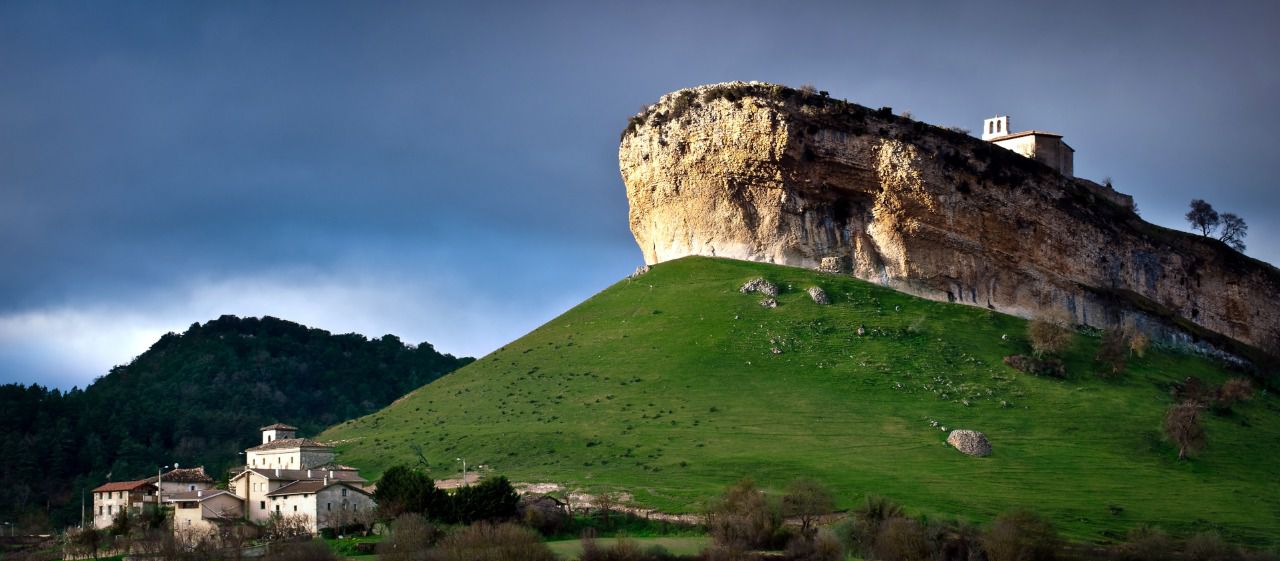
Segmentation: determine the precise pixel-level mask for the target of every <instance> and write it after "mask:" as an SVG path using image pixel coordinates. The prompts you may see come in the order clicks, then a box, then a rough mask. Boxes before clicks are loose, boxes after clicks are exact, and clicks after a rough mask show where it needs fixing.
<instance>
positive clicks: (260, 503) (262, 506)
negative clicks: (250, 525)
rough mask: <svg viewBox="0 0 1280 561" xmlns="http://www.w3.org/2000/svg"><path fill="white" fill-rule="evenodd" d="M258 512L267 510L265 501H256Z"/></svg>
mask: <svg viewBox="0 0 1280 561" xmlns="http://www.w3.org/2000/svg"><path fill="white" fill-rule="evenodd" d="M258 510H267V501H258Z"/></svg>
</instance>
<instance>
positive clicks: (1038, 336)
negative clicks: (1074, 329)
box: [1027, 319, 1072, 358]
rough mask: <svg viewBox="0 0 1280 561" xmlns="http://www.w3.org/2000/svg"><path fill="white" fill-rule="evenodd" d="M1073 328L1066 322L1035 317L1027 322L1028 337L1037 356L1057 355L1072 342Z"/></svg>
mask: <svg viewBox="0 0 1280 561" xmlns="http://www.w3.org/2000/svg"><path fill="white" fill-rule="evenodd" d="M1071 336H1072V333H1071V330H1070V329H1068V328H1067V327H1066V322H1058V321H1050V320H1046V319H1033V320H1031V321H1030V322H1029V323H1027V339H1029V340H1030V342H1031V350H1032V352H1033V354H1035V356H1036V357H1037V358H1038V357H1043V356H1044V355H1056V354H1058V353H1061V352H1062V351H1065V350H1067V347H1068V346H1069V345H1070V344H1071Z"/></svg>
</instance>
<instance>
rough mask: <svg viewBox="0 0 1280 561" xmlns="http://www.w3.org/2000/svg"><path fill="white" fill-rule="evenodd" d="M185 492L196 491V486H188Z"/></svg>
mask: <svg viewBox="0 0 1280 561" xmlns="http://www.w3.org/2000/svg"><path fill="white" fill-rule="evenodd" d="M187 490H188V491H195V490H196V486H195V485H191V486H189V487H188V488H187Z"/></svg>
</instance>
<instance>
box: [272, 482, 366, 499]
mask: <svg viewBox="0 0 1280 561" xmlns="http://www.w3.org/2000/svg"><path fill="white" fill-rule="evenodd" d="M334 485H342V486H344V487H347V488H348V489H352V490H354V491H359V492H361V493H364V494H366V495H367V494H369V492H368V491H365V490H364V489H361V488H360V487H358V486H355V485H352V484H351V483H350V482H348V481H335V480H332V479H330V480H329V481H294V482H293V483H290V484H288V485H285V486H283V487H280V488H279V489H276V490H275V491H272V492H270V493H267V496H268V497H283V496H286V495H302V494H310V493H316V492H319V491H321V490H323V489H326V488H328V487H332V486H334Z"/></svg>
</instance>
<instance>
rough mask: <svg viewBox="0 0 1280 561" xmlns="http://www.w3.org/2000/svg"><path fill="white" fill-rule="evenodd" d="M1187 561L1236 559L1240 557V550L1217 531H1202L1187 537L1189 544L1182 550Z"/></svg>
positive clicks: (1230, 560)
mask: <svg viewBox="0 0 1280 561" xmlns="http://www.w3.org/2000/svg"><path fill="white" fill-rule="evenodd" d="M1182 554H1183V557H1184V558H1185V559H1187V561H1236V560H1238V559H1240V550H1239V549H1236V547H1235V546H1233V545H1231V544H1228V543H1227V542H1224V541H1222V536H1219V535H1218V534H1217V533H1216V532H1201V533H1199V534H1196V535H1194V536H1191V537H1190V538H1187V545H1186V546H1185V547H1184V548H1183V551H1182Z"/></svg>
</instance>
